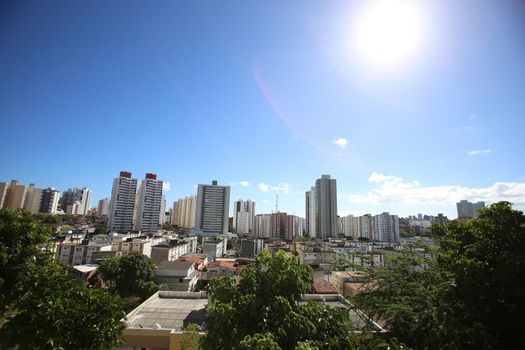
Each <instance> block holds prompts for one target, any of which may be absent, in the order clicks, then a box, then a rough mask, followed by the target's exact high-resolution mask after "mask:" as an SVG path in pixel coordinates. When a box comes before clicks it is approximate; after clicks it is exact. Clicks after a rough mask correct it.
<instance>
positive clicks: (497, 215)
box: [438, 202, 525, 349]
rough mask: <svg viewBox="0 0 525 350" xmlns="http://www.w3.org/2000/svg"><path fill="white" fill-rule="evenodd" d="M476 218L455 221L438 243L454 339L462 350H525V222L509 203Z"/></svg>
mask: <svg viewBox="0 0 525 350" xmlns="http://www.w3.org/2000/svg"><path fill="white" fill-rule="evenodd" d="M478 214H479V217H478V218H477V219H475V220H471V221H469V222H460V221H453V222H452V223H451V224H449V225H448V227H447V232H446V234H445V235H444V236H443V238H442V239H441V240H440V242H439V244H440V247H441V249H440V253H439V254H438V262H439V265H440V266H441V267H442V268H443V270H445V271H447V272H448V273H449V274H451V281H452V283H451V284H450V287H449V288H447V289H446V290H445V292H444V299H445V300H446V301H448V304H449V310H450V313H449V315H450V318H451V319H452V322H453V324H454V326H455V329H454V330H455V331H456V332H455V335H456V336H457V338H458V343H459V345H460V346H461V347H463V348H494V349H503V348H511V347H514V348H518V347H519V348H525V339H524V338H523V334H524V333H525V324H524V323H523V315H525V216H524V215H523V213H522V212H521V211H516V210H512V207H511V204H510V203H508V202H499V203H496V204H493V205H491V206H490V207H489V208H487V209H483V210H479V212H478ZM465 325H468V327H465ZM518 345H519V346H518Z"/></svg>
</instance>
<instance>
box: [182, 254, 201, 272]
mask: <svg viewBox="0 0 525 350" xmlns="http://www.w3.org/2000/svg"><path fill="white" fill-rule="evenodd" d="M196 255H197V254H184V255H183V256H181V257H179V258H178V259H177V261H190V262H193V263H195V266H196V269H197V270H199V271H202V270H203V269H204V268H205V267H206V266H207V265H208V256H207V255H204V254H203V255H204V256H203V257H198V256H196Z"/></svg>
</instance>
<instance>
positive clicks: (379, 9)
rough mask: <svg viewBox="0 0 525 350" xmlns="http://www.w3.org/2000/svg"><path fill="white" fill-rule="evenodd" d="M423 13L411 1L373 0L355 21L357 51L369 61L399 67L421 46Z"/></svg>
mask: <svg viewBox="0 0 525 350" xmlns="http://www.w3.org/2000/svg"><path fill="white" fill-rule="evenodd" d="M421 17H422V14H421V12H420V11H419V9H418V7H417V3H416V2H414V1H410V0H378V1H373V2H372V1H370V2H367V4H366V5H365V6H364V7H363V8H362V9H361V12H360V13H359V14H358V16H357V20H356V22H355V29H354V33H355V37H354V38H355V44H356V50H357V52H358V54H359V55H360V57H361V59H362V60H364V61H365V63H366V64H369V65H372V66H374V67H383V68H392V67H399V66H400V65H402V64H406V63H408V62H409V61H410V60H411V59H413V58H414V57H415V56H416V54H417V53H418V50H419V49H420V48H421V44H422V43H421V41H422V40H421V34H422V30H423V21H422V18H421Z"/></svg>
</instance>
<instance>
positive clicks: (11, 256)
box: [0, 209, 53, 314]
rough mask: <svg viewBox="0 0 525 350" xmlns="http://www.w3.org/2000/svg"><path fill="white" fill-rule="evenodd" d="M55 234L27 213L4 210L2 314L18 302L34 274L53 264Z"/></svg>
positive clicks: (0, 217)
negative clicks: (29, 277) (25, 283)
mask: <svg viewBox="0 0 525 350" xmlns="http://www.w3.org/2000/svg"><path fill="white" fill-rule="evenodd" d="M52 234H53V231H52V229H51V228H49V227H46V226H44V225H41V224H40V223H39V221H38V220H37V219H35V218H34V217H33V216H31V214H29V213H28V212H26V211H23V210H16V211H14V210H10V209H4V210H0V314H1V313H2V312H4V311H5V310H6V309H7V308H9V307H10V306H11V305H12V304H13V303H14V302H15V301H16V300H17V299H18V296H19V295H20V293H21V292H23V282H24V281H25V279H26V278H27V277H28V276H29V275H30V274H31V273H32V271H34V269H36V267H37V266H41V265H45V264H47V263H49V262H50V261H52V256H51V254H50V253H49V243H48V242H49V239H50V237H51V236H52Z"/></svg>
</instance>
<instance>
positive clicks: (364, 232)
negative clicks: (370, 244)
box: [359, 214, 375, 240]
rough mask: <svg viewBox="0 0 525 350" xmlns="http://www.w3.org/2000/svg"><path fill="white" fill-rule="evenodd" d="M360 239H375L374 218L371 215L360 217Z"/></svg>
mask: <svg viewBox="0 0 525 350" xmlns="http://www.w3.org/2000/svg"><path fill="white" fill-rule="evenodd" d="M359 237H363V238H367V239H370V240H373V239H375V234H374V222H373V217H372V215H370V214H365V215H363V216H360V217H359Z"/></svg>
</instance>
